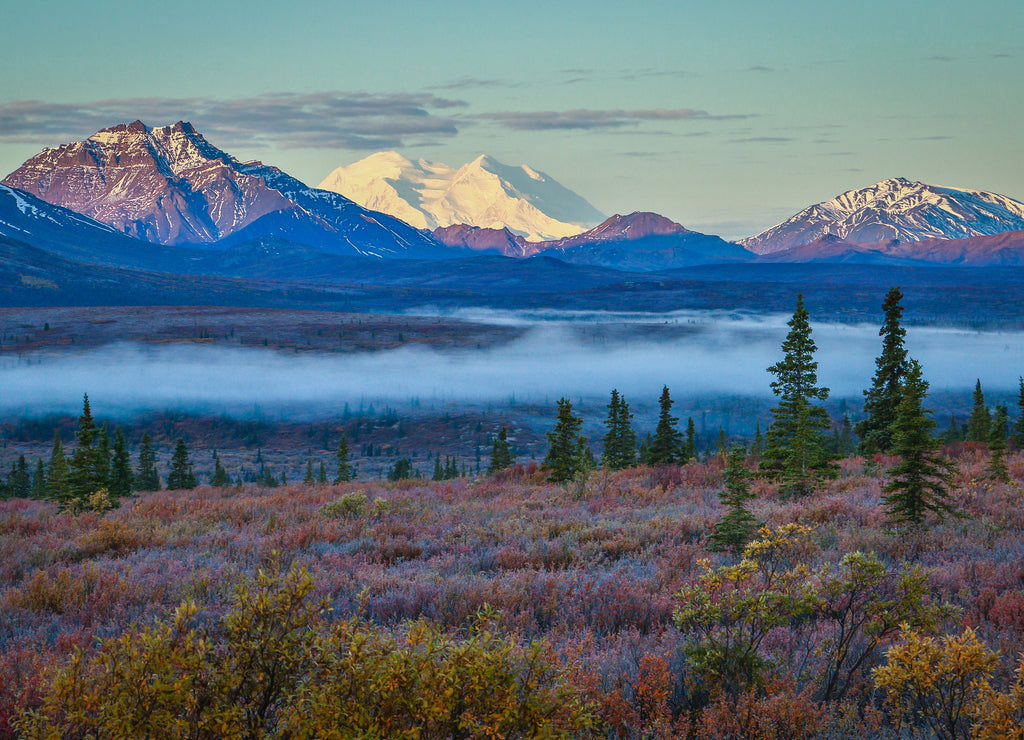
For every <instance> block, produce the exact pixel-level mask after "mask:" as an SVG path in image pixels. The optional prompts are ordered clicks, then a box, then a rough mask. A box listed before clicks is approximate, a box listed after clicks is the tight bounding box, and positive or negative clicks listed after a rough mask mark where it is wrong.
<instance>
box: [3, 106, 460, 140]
mask: <svg viewBox="0 0 1024 740" xmlns="http://www.w3.org/2000/svg"><path fill="white" fill-rule="evenodd" d="M465 105H466V103H465V102H463V101H461V100H453V99H449V98H443V97H439V96H436V95H433V94H431V93H389V94H371V93H349V92H322V93H271V94H267V95H260V96H256V97H250V98H236V99H228V100H222V99H217V98H208V97H196V98H157V97H151V98H125V99H109V100H98V101H93V102H87V103H49V102H45V101H40V100H16V101H12V102H9V103H3V104H0V141H5V142H12V143H39V142H42V143H52V142H53V141H54V140H64V141H66V140H72V139H80V138H83V137H85V136H88V135H90V134H92V133H93V132H95V131H98V130H99V129H102V128H106V127H108V126H111V125H114V124H117V123H120V122H125V121H133V120H135V119H141V120H143V121H145V122H147V123H149V124H151V125H161V124H166V123H172V122H174V121H178V120H189V121H192V122H193V123H194V124H195V125H196V127H197V128H199V129H200V130H201V131H203V132H204V133H206V134H208V135H211V136H212V137H213V138H215V139H224V140H227V141H229V142H230V143H231V144H232V145H233V146H238V145H248V146H256V147H259V146H278V147H281V148H299V147H332V148H344V149H378V148H387V147H391V148H394V147H399V146H402V145H403V144H405V141H406V138H407V137H414V136H433V137H438V136H440V137H451V136H454V135H456V134H457V133H458V128H457V126H456V123H455V119H454V118H452V117H450V116H449V115H438V114H437V113H436V112H432V111H449V110H453V109H456V108H460V107H464V106H465Z"/></svg>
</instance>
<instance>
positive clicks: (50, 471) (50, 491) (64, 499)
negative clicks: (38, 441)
mask: <svg viewBox="0 0 1024 740" xmlns="http://www.w3.org/2000/svg"><path fill="white" fill-rule="evenodd" d="M69 474H70V471H69V469H68V460H67V458H66V457H65V456H64V444H63V443H62V442H61V440H60V434H59V433H58V432H54V433H53V450H52V451H51V452H50V461H49V463H48V464H47V466H46V497H47V498H48V499H50V500H51V501H53V502H55V503H56V504H57V506H58V507H59V508H61V509H66V508H68V506H69V505H70V502H71V488H70V487H69V484H68V476H69Z"/></svg>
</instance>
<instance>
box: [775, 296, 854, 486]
mask: <svg viewBox="0 0 1024 740" xmlns="http://www.w3.org/2000/svg"><path fill="white" fill-rule="evenodd" d="M788 325H789V333H788V334H787V335H786V339H785V341H784V342H783V343H782V351H783V359H782V360H781V361H780V362H777V363H776V364H774V365H772V366H771V367H769V368H768V372H770V373H771V374H773V375H775V376H776V380H774V381H772V383H771V388H772V391H773V392H774V393H775V395H776V396H778V397H779V405H778V406H776V407H775V408H774V409H772V417H773V419H772V423H771V426H769V427H768V433H767V435H766V449H765V453H764V456H763V457H762V459H761V469H762V470H763V471H764V472H765V473H767V474H768V475H770V476H772V477H774V478H776V479H778V480H780V481H781V482H782V487H781V490H782V492H783V493H784V494H787V495H791V496H803V495H806V494H808V493H810V492H811V491H812V490H813V489H814V488H815V486H816V485H817V484H818V483H819V482H820V481H821V480H822V479H824V478H830V477H835V475H836V468H835V466H834V465H833V464H832V461H831V456H830V455H829V453H828V438H827V436H826V435H825V430H827V429H828V428H829V427H830V426H831V421H830V420H829V417H828V413H827V412H826V411H825V409H824V408H823V407H821V406H815V405H812V404H811V401H812V400H820V401H824V400H825V399H827V398H828V388H825V387H819V386H818V363H817V362H816V361H815V360H814V352H815V350H816V349H817V345H815V343H814V340H813V339H812V338H811V324H810V320H809V315H808V313H807V309H806V308H804V301H803V296H802V295H798V296H797V299H796V310H795V311H794V312H793V318H792V319H790V320H789V323H788Z"/></svg>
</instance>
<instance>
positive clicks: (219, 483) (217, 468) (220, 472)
mask: <svg viewBox="0 0 1024 740" xmlns="http://www.w3.org/2000/svg"><path fill="white" fill-rule="evenodd" d="M210 485H211V486H213V487H214V488H223V487H224V486H229V485H231V477H230V476H229V475H228V471H227V470H225V469H224V465H223V464H222V463H221V461H220V456H219V455H218V454H217V453H216V451H215V452H214V453H213V476H212V477H211V478H210Z"/></svg>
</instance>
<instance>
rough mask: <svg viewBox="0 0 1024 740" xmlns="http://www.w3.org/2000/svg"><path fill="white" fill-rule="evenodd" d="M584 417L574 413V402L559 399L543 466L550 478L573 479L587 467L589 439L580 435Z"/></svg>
mask: <svg viewBox="0 0 1024 740" xmlns="http://www.w3.org/2000/svg"><path fill="white" fill-rule="evenodd" d="M582 428H583V419H581V418H579V417H578V416H573V415H572V403H570V402H569V399H567V398H560V399H558V418H557V419H556V420H555V426H554V429H552V430H551V431H550V432H548V433H547V437H548V443H549V444H550V445H551V447H550V449H549V450H548V454H547V456H546V457H545V458H544V463H543V466H544V467H545V468H547V469H548V470H549V471H550V473H549V475H548V480H549V481H552V482H555V483H565V482H567V481H571V480H573V479H575V478H576V477H577V475H579V474H580V473H582V472H585V471H586V469H587V453H586V450H587V440H586V438H584V437H581V436H580V430H581V429H582Z"/></svg>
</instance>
